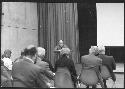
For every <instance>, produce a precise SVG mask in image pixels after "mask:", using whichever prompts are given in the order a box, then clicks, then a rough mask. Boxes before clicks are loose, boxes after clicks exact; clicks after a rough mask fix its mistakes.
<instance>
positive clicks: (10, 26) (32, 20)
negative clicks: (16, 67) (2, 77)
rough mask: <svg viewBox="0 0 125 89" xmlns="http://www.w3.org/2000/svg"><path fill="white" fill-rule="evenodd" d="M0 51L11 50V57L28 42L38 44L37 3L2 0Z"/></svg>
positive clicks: (17, 54)
mask: <svg viewBox="0 0 125 89" xmlns="http://www.w3.org/2000/svg"><path fill="white" fill-rule="evenodd" d="M2 13H4V15H2V27H1V52H2V53H3V51H4V50H5V49H11V50H12V57H11V59H12V60H14V59H15V58H17V57H18V56H20V51H21V50H22V49H24V48H25V47H27V46H28V45H29V44H34V45H36V46H37V44H38V19H37V3H31V2H2Z"/></svg>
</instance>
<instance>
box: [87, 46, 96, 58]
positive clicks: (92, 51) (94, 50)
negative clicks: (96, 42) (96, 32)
mask: <svg viewBox="0 0 125 89" xmlns="http://www.w3.org/2000/svg"><path fill="white" fill-rule="evenodd" d="M89 54H93V55H95V56H96V55H98V47H97V46H91V48H90V49H89Z"/></svg>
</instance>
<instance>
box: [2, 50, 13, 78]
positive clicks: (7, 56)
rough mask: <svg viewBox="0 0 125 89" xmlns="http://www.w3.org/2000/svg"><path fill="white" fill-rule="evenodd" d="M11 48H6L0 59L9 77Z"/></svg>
mask: <svg viewBox="0 0 125 89" xmlns="http://www.w3.org/2000/svg"><path fill="white" fill-rule="evenodd" d="M11 54H12V52H11V50H9V49H7V50H5V51H4V54H3V55H4V58H3V59H2V60H3V62H4V66H5V67H6V69H7V71H8V73H9V75H10V77H11V71H12V60H11V59H10V57H11Z"/></svg>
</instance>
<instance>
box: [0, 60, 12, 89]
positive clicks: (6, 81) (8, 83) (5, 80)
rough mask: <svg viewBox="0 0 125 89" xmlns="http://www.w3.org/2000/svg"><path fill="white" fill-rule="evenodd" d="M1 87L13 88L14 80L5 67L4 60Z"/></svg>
mask: <svg viewBox="0 0 125 89" xmlns="http://www.w3.org/2000/svg"><path fill="white" fill-rule="evenodd" d="M1 87H12V79H11V78H10V75H9V74H8V72H7V70H6V68H5V66H4V62H3V60H1Z"/></svg>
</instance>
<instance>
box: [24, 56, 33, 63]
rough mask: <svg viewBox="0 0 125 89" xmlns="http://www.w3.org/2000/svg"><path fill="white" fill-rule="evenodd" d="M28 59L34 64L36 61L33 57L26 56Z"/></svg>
mask: <svg viewBox="0 0 125 89" xmlns="http://www.w3.org/2000/svg"><path fill="white" fill-rule="evenodd" d="M26 58H27V59H28V60H30V61H32V62H33V63H34V60H33V59H32V57H31V56H26Z"/></svg>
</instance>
